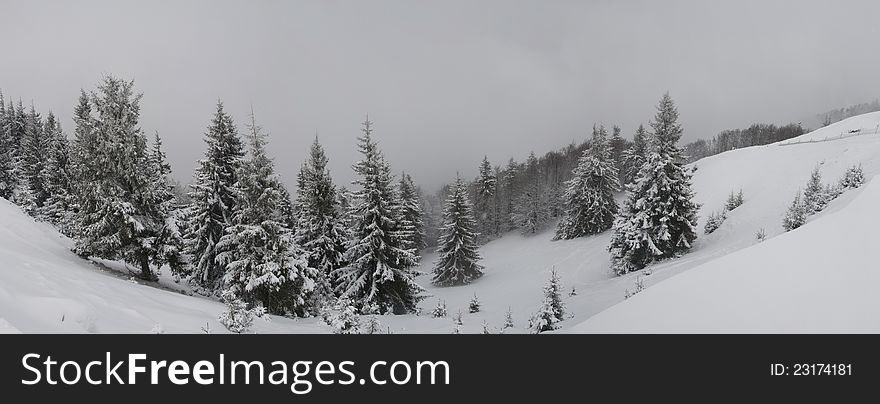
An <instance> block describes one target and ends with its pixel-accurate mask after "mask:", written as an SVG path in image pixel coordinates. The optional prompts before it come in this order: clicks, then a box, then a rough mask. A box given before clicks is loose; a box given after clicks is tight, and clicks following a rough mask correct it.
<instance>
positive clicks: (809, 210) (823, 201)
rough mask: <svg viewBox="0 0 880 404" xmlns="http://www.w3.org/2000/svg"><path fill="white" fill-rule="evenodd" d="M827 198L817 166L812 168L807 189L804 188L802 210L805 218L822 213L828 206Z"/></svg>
mask: <svg viewBox="0 0 880 404" xmlns="http://www.w3.org/2000/svg"><path fill="white" fill-rule="evenodd" d="M828 201H829V197H828V195H827V193H826V192H825V187H824V186H823V185H822V173H821V172H819V166H816V167H815V168H813V172H812V173H811V174H810V180H809V181H808V182H807V187H806V188H804V208H805V209H806V214H807V216H809V215H812V214H814V213H817V212H820V211H822V209H825V205H827V204H828Z"/></svg>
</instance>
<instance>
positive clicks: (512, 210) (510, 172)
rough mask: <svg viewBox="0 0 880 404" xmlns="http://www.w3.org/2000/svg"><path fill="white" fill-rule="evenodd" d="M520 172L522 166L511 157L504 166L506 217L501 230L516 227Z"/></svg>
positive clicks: (503, 184)
mask: <svg viewBox="0 0 880 404" xmlns="http://www.w3.org/2000/svg"><path fill="white" fill-rule="evenodd" d="M519 173H520V166H519V164H517V163H516V161H515V160H514V159H513V158H511V159H510V160H508V161H507V166H506V167H505V168H504V176H503V177H502V188H503V190H504V202H503V206H504V218H503V223H502V224H503V226H504V228H503V229H502V230H501V231H508V230H512V229H515V228H516V221H515V215H516V200H517V198H518V197H519V192H520V190H519V181H518V178H519Z"/></svg>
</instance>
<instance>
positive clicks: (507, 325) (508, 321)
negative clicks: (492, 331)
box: [501, 307, 514, 330]
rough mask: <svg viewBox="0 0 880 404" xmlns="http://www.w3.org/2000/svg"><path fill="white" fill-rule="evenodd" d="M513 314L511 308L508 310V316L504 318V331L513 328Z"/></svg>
mask: <svg viewBox="0 0 880 404" xmlns="http://www.w3.org/2000/svg"><path fill="white" fill-rule="evenodd" d="M513 326H514V325H513V313H512V312H511V311H510V307H508V308H507V315H505V316H504V326H502V327H501V329H502V330H506V329H508V328H513Z"/></svg>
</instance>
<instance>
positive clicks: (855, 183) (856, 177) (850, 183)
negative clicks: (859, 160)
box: [838, 165, 865, 190]
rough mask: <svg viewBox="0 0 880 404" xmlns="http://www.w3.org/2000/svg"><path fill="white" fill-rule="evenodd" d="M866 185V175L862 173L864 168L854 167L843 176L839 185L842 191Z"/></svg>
mask: <svg viewBox="0 0 880 404" xmlns="http://www.w3.org/2000/svg"><path fill="white" fill-rule="evenodd" d="M864 183H865V174H864V173H863V172H862V166H861V165H859V166H852V167H850V168H849V169H847V170H846V173H844V174H843V178H841V179H840V182H839V183H838V185H840V188H841V189H844V190H845V189H847V188H858V187H860V186H862V184H864Z"/></svg>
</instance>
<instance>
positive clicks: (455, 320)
mask: <svg viewBox="0 0 880 404" xmlns="http://www.w3.org/2000/svg"><path fill="white" fill-rule="evenodd" d="M452 322H453V323H455V325H462V321H461V310H459V311H458V313H455V317H452Z"/></svg>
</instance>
